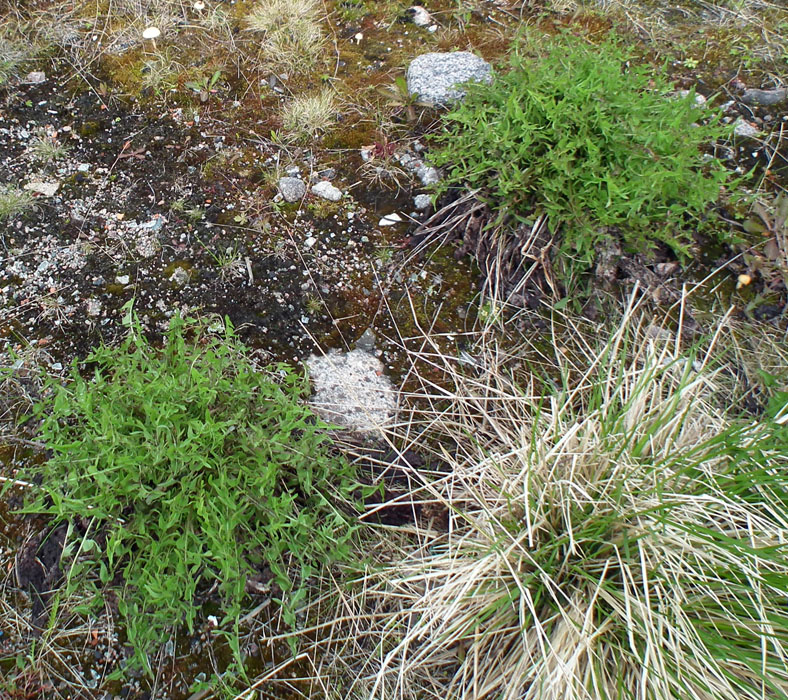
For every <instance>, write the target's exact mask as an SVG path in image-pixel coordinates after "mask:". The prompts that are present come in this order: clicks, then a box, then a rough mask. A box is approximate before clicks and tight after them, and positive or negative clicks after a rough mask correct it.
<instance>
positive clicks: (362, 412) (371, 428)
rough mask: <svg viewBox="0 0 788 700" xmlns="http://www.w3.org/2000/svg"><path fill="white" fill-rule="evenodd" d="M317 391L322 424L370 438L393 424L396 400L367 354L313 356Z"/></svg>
mask: <svg viewBox="0 0 788 700" xmlns="http://www.w3.org/2000/svg"><path fill="white" fill-rule="evenodd" d="M306 365H307V368H308V369H309V377H310V379H311V380H312V384H313V385H314V387H315V395H314V396H313V397H312V400H311V402H310V403H311V405H312V408H314V409H315V411H316V412H317V413H318V415H320V417H321V418H323V420H325V421H327V422H329V423H334V424H338V425H344V426H346V427H348V428H350V429H351V430H354V431H356V432H358V433H362V434H367V435H379V434H380V431H381V428H382V427H383V426H384V425H386V424H387V423H388V422H389V421H391V420H392V418H393V417H394V414H395V413H396V409H397V398H396V392H395V390H394V386H393V385H392V383H391V380H390V379H389V378H388V377H387V376H386V375H385V374H383V365H382V364H381V362H380V360H378V358H377V357H375V356H374V355H372V354H371V353H369V352H366V351H365V350H351V351H350V352H338V351H336V350H332V351H331V352H329V353H328V354H327V355H323V356H322V357H318V356H316V355H313V356H312V357H310V358H309V359H308V360H307V363H306Z"/></svg>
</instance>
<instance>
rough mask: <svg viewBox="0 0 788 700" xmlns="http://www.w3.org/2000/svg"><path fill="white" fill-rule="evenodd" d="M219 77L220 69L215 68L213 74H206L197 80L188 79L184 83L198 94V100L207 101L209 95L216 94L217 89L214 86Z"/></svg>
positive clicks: (220, 74)
mask: <svg viewBox="0 0 788 700" xmlns="http://www.w3.org/2000/svg"><path fill="white" fill-rule="evenodd" d="M221 79H222V71H220V70H217V71H214V73H213V75H210V76H207V75H206V76H204V77H202V78H200V79H199V80H190V81H189V82H187V83H186V87H187V88H189V89H190V90H191V91H192V92H196V93H198V94H199V95H200V102H207V101H208V97H209V96H210V95H212V94H216V92H217V90H216V89H215V88H216V85H217V84H218V83H219V81H221Z"/></svg>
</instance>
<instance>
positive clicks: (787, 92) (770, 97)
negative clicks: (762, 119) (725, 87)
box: [741, 88, 788, 107]
mask: <svg viewBox="0 0 788 700" xmlns="http://www.w3.org/2000/svg"><path fill="white" fill-rule="evenodd" d="M786 98H788V88H775V89H773V90H759V89H758V88H750V89H748V90H745V91H744V94H743V95H742V96H741V101H742V102H744V104H746V105H764V106H766V107H771V106H772V105H776V104H780V102H782V101H783V100H785V99H786Z"/></svg>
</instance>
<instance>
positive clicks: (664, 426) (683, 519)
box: [365, 315, 788, 700]
mask: <svg viewBox="0 0 788 700" xmlns="http://www.w3.org/2000/svg"><path fill="white" fill-rule="evenodd" d="M679 336H680V333H678V334H677V335H676V336H675V337H674V336H673V335H672V334H671V333H670V332H669V331H668V330H667V329H665V328H657V327H655V326H653V325H649V326H647V325H645V324H643V323H641V322H638V321H637V319H636V317H635V316H634V315H629V316H628V317H627V318H626V319H625V320H624V321H623V323H622V325H621V326H620V327H619V328H618V329H617V330H614V332H613V333H612V334H611V336H610V337H609V338H608V339H607V340H605V341H604V342H603V343H600V344H599V345H598V346H597V347H595V345H596V343H595V342H594V341H590V342H589V341H588V340H582V341H580V342H578V344H577V346H576V347H575V346H573V347H568V346H565V347H563V348H562V349H561V351H556V356H557V358H558V360H559V365H560V374H559V375H558V376H557V377H553V378H552V379H551V380H549V381H547V382H545V383H544V384H542V383H541V382H539V381H533V383H531V384H529V383H527V382H526V383H523V382H522V381H518V380H517V379H515V378H514V377H513V376H512V374H511V373H510V372H508V371H507V370H506V369H505V367H504V366H503V365H502V364H501V361H502V360H505V355H504V354H503V353H502V351H501V349H500V348H497V347H494V346H489V345H488V346H482V347H479V348H476V349H475V352H474V358H475V363H474V364H475V369H474V371H472V372H471V373H469V374H466V373H463V371H462V370H461V367H460V366H459V365H456V364H455V363H454V362H453V361H452V360H451V359H450V358H443V362H442V364H443V365H444V367H445V369H446V371H447V372H449V376H450V377H451V378H453V383H452V384H451V385H449V387H448V388H446V389H444V390H442V394H443V400H440V398H439V397H438V396H436V392H435V390H436V384H435V383H434V382H425V387H424V392H425V395H424V397H422V399H421V405H420V408H419V411H418V413H416V414H415V416H414V420H418V422H419V424H420V425H419V428H422V429H423V428H426V430H424V432H423V433H422V435H423V439H424V440H426V441H430V440H435V441H436V444H442V445H451V446H453V447H452V448H451V452H449V451H448V448H447V450H444V451H443V454H444V457H445V458H447V459H448V460H449V463H448V464H447V473H448V476H446V477H445V478H443V479H439V480H434V481H432V482H430V483H427V484H426V487H425V489H424V490H422V491H421V492H420V495H419V496H418V498H420V499H422V500H421V501H420V502H423V499H424V497H425V496H424V494H425V492H426V493H431V494H432V500H434V502H435V506H433V509H434V508H436V507H439V506H440V505H443V506H444V507H445V508H446V510H447V512H448V517H449V524H448V527H447V528H446V529H445V530H443V531H442V532H441V531H438V532H436V531H435V530H434V529H425V530H424V531H422V533H420V534H421V536H420V537H419V539H418V543H414V544H413V545H412V549H411V550H409V552H407V553H406V554H405V555H403V556H400V557H399V558H398V561H396V562H393V563H390V564H389V565H388V566H387V567H386V568H385V569H384V571H383V573H382V575H381V579H383V580H382V583H380V584H379V586H380V588H379V589H378V591H382V601H385V603H381V604H384V605H385V604H387V605H390V606H391V608H390V609H389V610H390V615H389V616H388V617H386V618H385V619H384V620H383V622H382V623H381V628H382V629H383V635H382V638H381V642H380V643H381V646H382V647H383V648H387V649H389V651H388V652H387V653H386V654H385V655H384V656H383V657H382V658H381V663H380V666H379V671H378V673H377V682H376V686H375V689H374V690H373V692H371V693H370V694H369V696H370V697H383V696H384V694H385V695H386V697H388V696H400V694H401V695H402V696H403V697H406V696H408V692H409V690H408V689H409V688H426V687H428V688H429V689H430V693H429V694H430V695H434V696H435V697H444V698H449V699H452V698H457V699H458V700H459V699H460V698H469V697H473V698H500V699H502V700H515V699H522V698H525V699H528V700H530V699H532V700H553V699H556V700H557V699H558V698H573V700H600V699H602V698H604V699H607V698H611V699H612V698H616V699H620V698H644V699H648V700H672V699H674V698H690V697H691V698H709V699H710V698H742V699H745V698H746V699H749V700H756V699H759V698H764V697H769V698H786V697H788V662H787V661H786V659H788V624H787V623H788V619H787V617H786V606H785V601H786V596H787V595H788V553H787V552H786V542H788V507H787V505H786V504H788V472H786V469H785V466H784V463H785V455H786V453H787V452H788V425H786V413H788V392H786V391H785V388H786V387H783V390H782V391H778V392H775V393H774V395H773V397H772V399H771V401H770V408H769V409H768V410H767V413H766V414H765V415H763V416H762V417H759V418H752V417H742V416H736V415H734V414H733V412H732V410H731V409H730V407H729V404H728V403H727V401H728V400H729V399H732V398H734V397H735V395H736V394H735V391H734V393H733V394H731V393H729V392H731V391H732V387H731V384H732V381H733V380H732V378H731V376H730V375H729V374H728V371H729V369H728V368H727V367H726V366H725V365H724V363H723V362H717V365H716V367H715V366H714V363H713V362H712V360H711V359H710V358H711V356H710V355H708V354H706V352H705V351H704V352H689V353H684V352H682V351H680V350H679V349H678V347H679V340H678V337H679ZM533 350H534V349H533V348H532V351H533ZM428 353H429V351H426V352H425V355H427V357H428V359H429V361H431V362H433V363H434V362H435V357H436V356H435V354H428ZM532 356H537V357H538V355H536V353H535V352H532ZM568 358H572V359H568ZM784 369H785V368H783V372H782V376H785V373H784ZM427 401H432V402H434V405H433V408H432V409H431V410H429V411H427V412H425V411H424V410H423V409H424V405H425V402H427ZM407 429H408V430H411V431H412V429H413V426H408V428H407ZM409 434H412V432H411V433H409ZM413 498H414V500H416V496H413ZM373 588H374V587H373V586H371V585H369V582H367V587H366V588H365V595H366V596H367V599H374V597H375V596H374V595H371V591H372V590H373ZM394 630H398V631H397V632H396V633H395V632H394ZM384 690H385V691H386V692H385V693H384ZM386 693H387V694H386ZM411 697H413V695H411Z"/></svg>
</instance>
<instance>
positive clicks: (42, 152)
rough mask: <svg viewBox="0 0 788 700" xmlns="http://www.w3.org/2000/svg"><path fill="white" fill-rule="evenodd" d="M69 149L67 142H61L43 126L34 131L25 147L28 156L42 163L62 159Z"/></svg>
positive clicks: (45, 163) (46, 163)
mask: <svg viewBox="0 0 788 700" xmlns="http://www.w3.org/2000/svg"><path fill="white" fill-rule="evenodd" d="M69 150H70V147H69V146H68V144H65V143H63V142H61V141H60V139H58V138H57V136H56V135H55V134H54V133H51V132H50V131H48V130H47V129H43V128H42V129H39V130H37V131H36V134H35V135H34V136H33V138H31V139H30V143H29V144H28V147H27V152H28V154H29V155H30V157H31V158H32V159H33V160H36V161H38V162H39V163H41V164H43V165H48V164H51V163H54V162H56V161H59V160H63V159H64V158H65V157H66V156H67V155H68V152H69Z"/></svg>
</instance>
